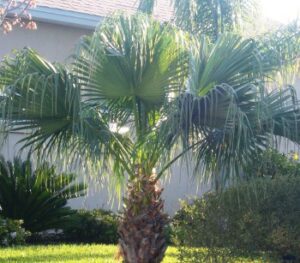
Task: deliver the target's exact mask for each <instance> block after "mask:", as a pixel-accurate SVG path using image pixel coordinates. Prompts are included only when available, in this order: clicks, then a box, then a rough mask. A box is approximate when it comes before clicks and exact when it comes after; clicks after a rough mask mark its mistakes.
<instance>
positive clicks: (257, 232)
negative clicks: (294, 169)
mask: <svg viewBox="0 0 300 263" xmlns="http://www.w3.org/2000/svg"><path fill="white" fill-rule="evenodd" d="M299 219H300V177H293V176H278V177H275V178H274V179H270V178H262V179H256V180H252V181H250V182H248V183H244V184H242V185H239V186H236V187H231V188H228V189H227V190H225V191H224V192H223V193H220V194H212V193H210V194H207V195H205V196H204V197H203V198H201V199H196V200H194V201H193V202H192V203H191V204H188V203H186V202H185V203H183V205H182V209H181V210H180V211H179V212H178V213H177V214H176V215H175V217H174V220H173V224H172V225H173V238H174V242H175V243H176V244H177V245H180V246H181V249H180V255H181V262H184V261H185V260H186V261H187V262H204V261H201V260H200V258H202V259H203V257H202V256H201V257H200V256H199V260H198V261H197V260H193V261H189V260H188V259H189V258H192V257H194V259H195V258H197V250H191V249H190V247H207V248H208V252H210V255H214V256H219V257H222V258H223V259H224V258H227V259H226V260H225V261H224V262H230V261H229V258H232V255H233V254H239V253H240V252H241V251H242V253H245V251H246V253H248V252H249V253H250V254H252V253H259V252H261V251H266V252H270V253H272V254H273V255H276V256H277V257H282V256H286V255H294V256H296V257H298V259H300V220H299ZM195 253H196V255H195ZM218 253H219V254H221V255H218ZM207 262H209V261H208V260H207ZM221 262H222V261H221Z"/></svg>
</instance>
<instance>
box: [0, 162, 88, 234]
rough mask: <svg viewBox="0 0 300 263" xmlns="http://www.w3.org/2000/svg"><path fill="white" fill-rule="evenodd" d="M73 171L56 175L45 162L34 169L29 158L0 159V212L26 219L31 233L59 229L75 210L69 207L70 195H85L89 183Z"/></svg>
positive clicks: (27, 227)
mask: <svg viewBox="0 0 300 263" xmlns="http://www.w3.org/2000/svg"><path fill="white" fill-rule="evenodd" d="M75 178H76V176H75V175H74V174H64V173H62V174H56V172H55V170H54V167H50V166H49V165H48V164H43V165H41V166H40V167H39V168H37V169H36V170H33V168H32V166H31V163H30V161H24V162H23V161H21V160H20V159H17V158H16V159H15V160H14V162H13V163H12V162H10V161H8V162H5V161H4V159H1V161H0V206H1V208H2V210H1V212H0V215H3V216H5V217H7V218H11V219H18V220H23V224H22V226H23V227H24V228H25V229H26V230H29V231H30V232H32V233H34V232H39V231H43V230H47V229H53V228H55V229H59V228H62V227H63V226H64V225H65V224H67V223H68V222H69V221H70V215H72V214H74V212H73V211H72V210H71V209H70V208H69V207H67V206H66V203H67V200H68V199H70V198H74V197H78V196H82V195H84V194H85V190H86V186H85V185H83V184H78V183H76V182H75Z"/></svg>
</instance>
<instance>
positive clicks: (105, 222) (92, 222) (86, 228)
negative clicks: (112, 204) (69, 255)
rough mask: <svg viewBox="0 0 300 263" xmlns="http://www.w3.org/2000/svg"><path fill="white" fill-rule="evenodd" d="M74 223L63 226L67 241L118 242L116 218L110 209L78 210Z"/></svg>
mask: <svg viewBox="0 0 300 263" xmlns="http://www.w3.org/2000/svg"><path fill="white" fill-rule="evenodd" d="M75 219H76V223H75V224H74V225H72V226H66V227H65V228H64V235H65V238H66V240H67V241H69V242H75V243H101V244H115V243H117V242H118V234H117V229H118V218H117V215H115V214H114V213H112V212H110V211H105V210H101V209H94V210H91V211H86V210H78V211H77V214H76V215H75Z"/></svg>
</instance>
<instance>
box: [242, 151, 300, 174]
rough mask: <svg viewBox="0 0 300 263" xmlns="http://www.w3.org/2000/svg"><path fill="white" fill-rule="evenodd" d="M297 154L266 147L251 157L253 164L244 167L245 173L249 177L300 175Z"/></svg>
mask: <svg viewBox="0 0 300 263" xmlns="http://www.w3.org/2000/svg"><path fill="white" fill-rule="evenodd" d="M298 158H299V157H298V154H297V153H294V152H290V153H289V154H288V155H286V154H283V153H280V152H278V151H277V150H274V149H268V150H266V151H263V152H261V153H259V154H258V155H257V156H254V157H253V163H255V165H249V166H247V167H245V174H246V175H247V176H248V177H250V178H253V177H266V176H269V177H276V176H300V163H299V160H298Z"/></svg>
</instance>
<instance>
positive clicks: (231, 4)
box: [173, 0, 256, 40]
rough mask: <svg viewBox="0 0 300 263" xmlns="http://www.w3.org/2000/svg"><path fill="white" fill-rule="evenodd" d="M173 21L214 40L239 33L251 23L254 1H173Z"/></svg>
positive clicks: (254, 11)
mask: <svg viewBox="0 0 300 263" xmlns="http://www.w3.org/2000/svg"><path fill="white" fill-rule="evenodd" d="M173 2H174V6H175V21H176V23H177V25H179V26H180V27H181V28H183V29H184V30H187V31H189V32H192V33H193V34H205V35H207V36H209V37H210V38H212V39H213V40H216V39H217V38H218V36H219V35H220V34H221V33H224V32H232V31H234V30H235V31H236V32H237V31H239V30H241V29H242V28H243V27H242V26H243V24H245V22H246V23H249V22H252V21H253V19H254V13H256V1H255V0H238V1H237V0H217V1H215V0H192V1H191V0H173Z"/></svg>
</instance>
